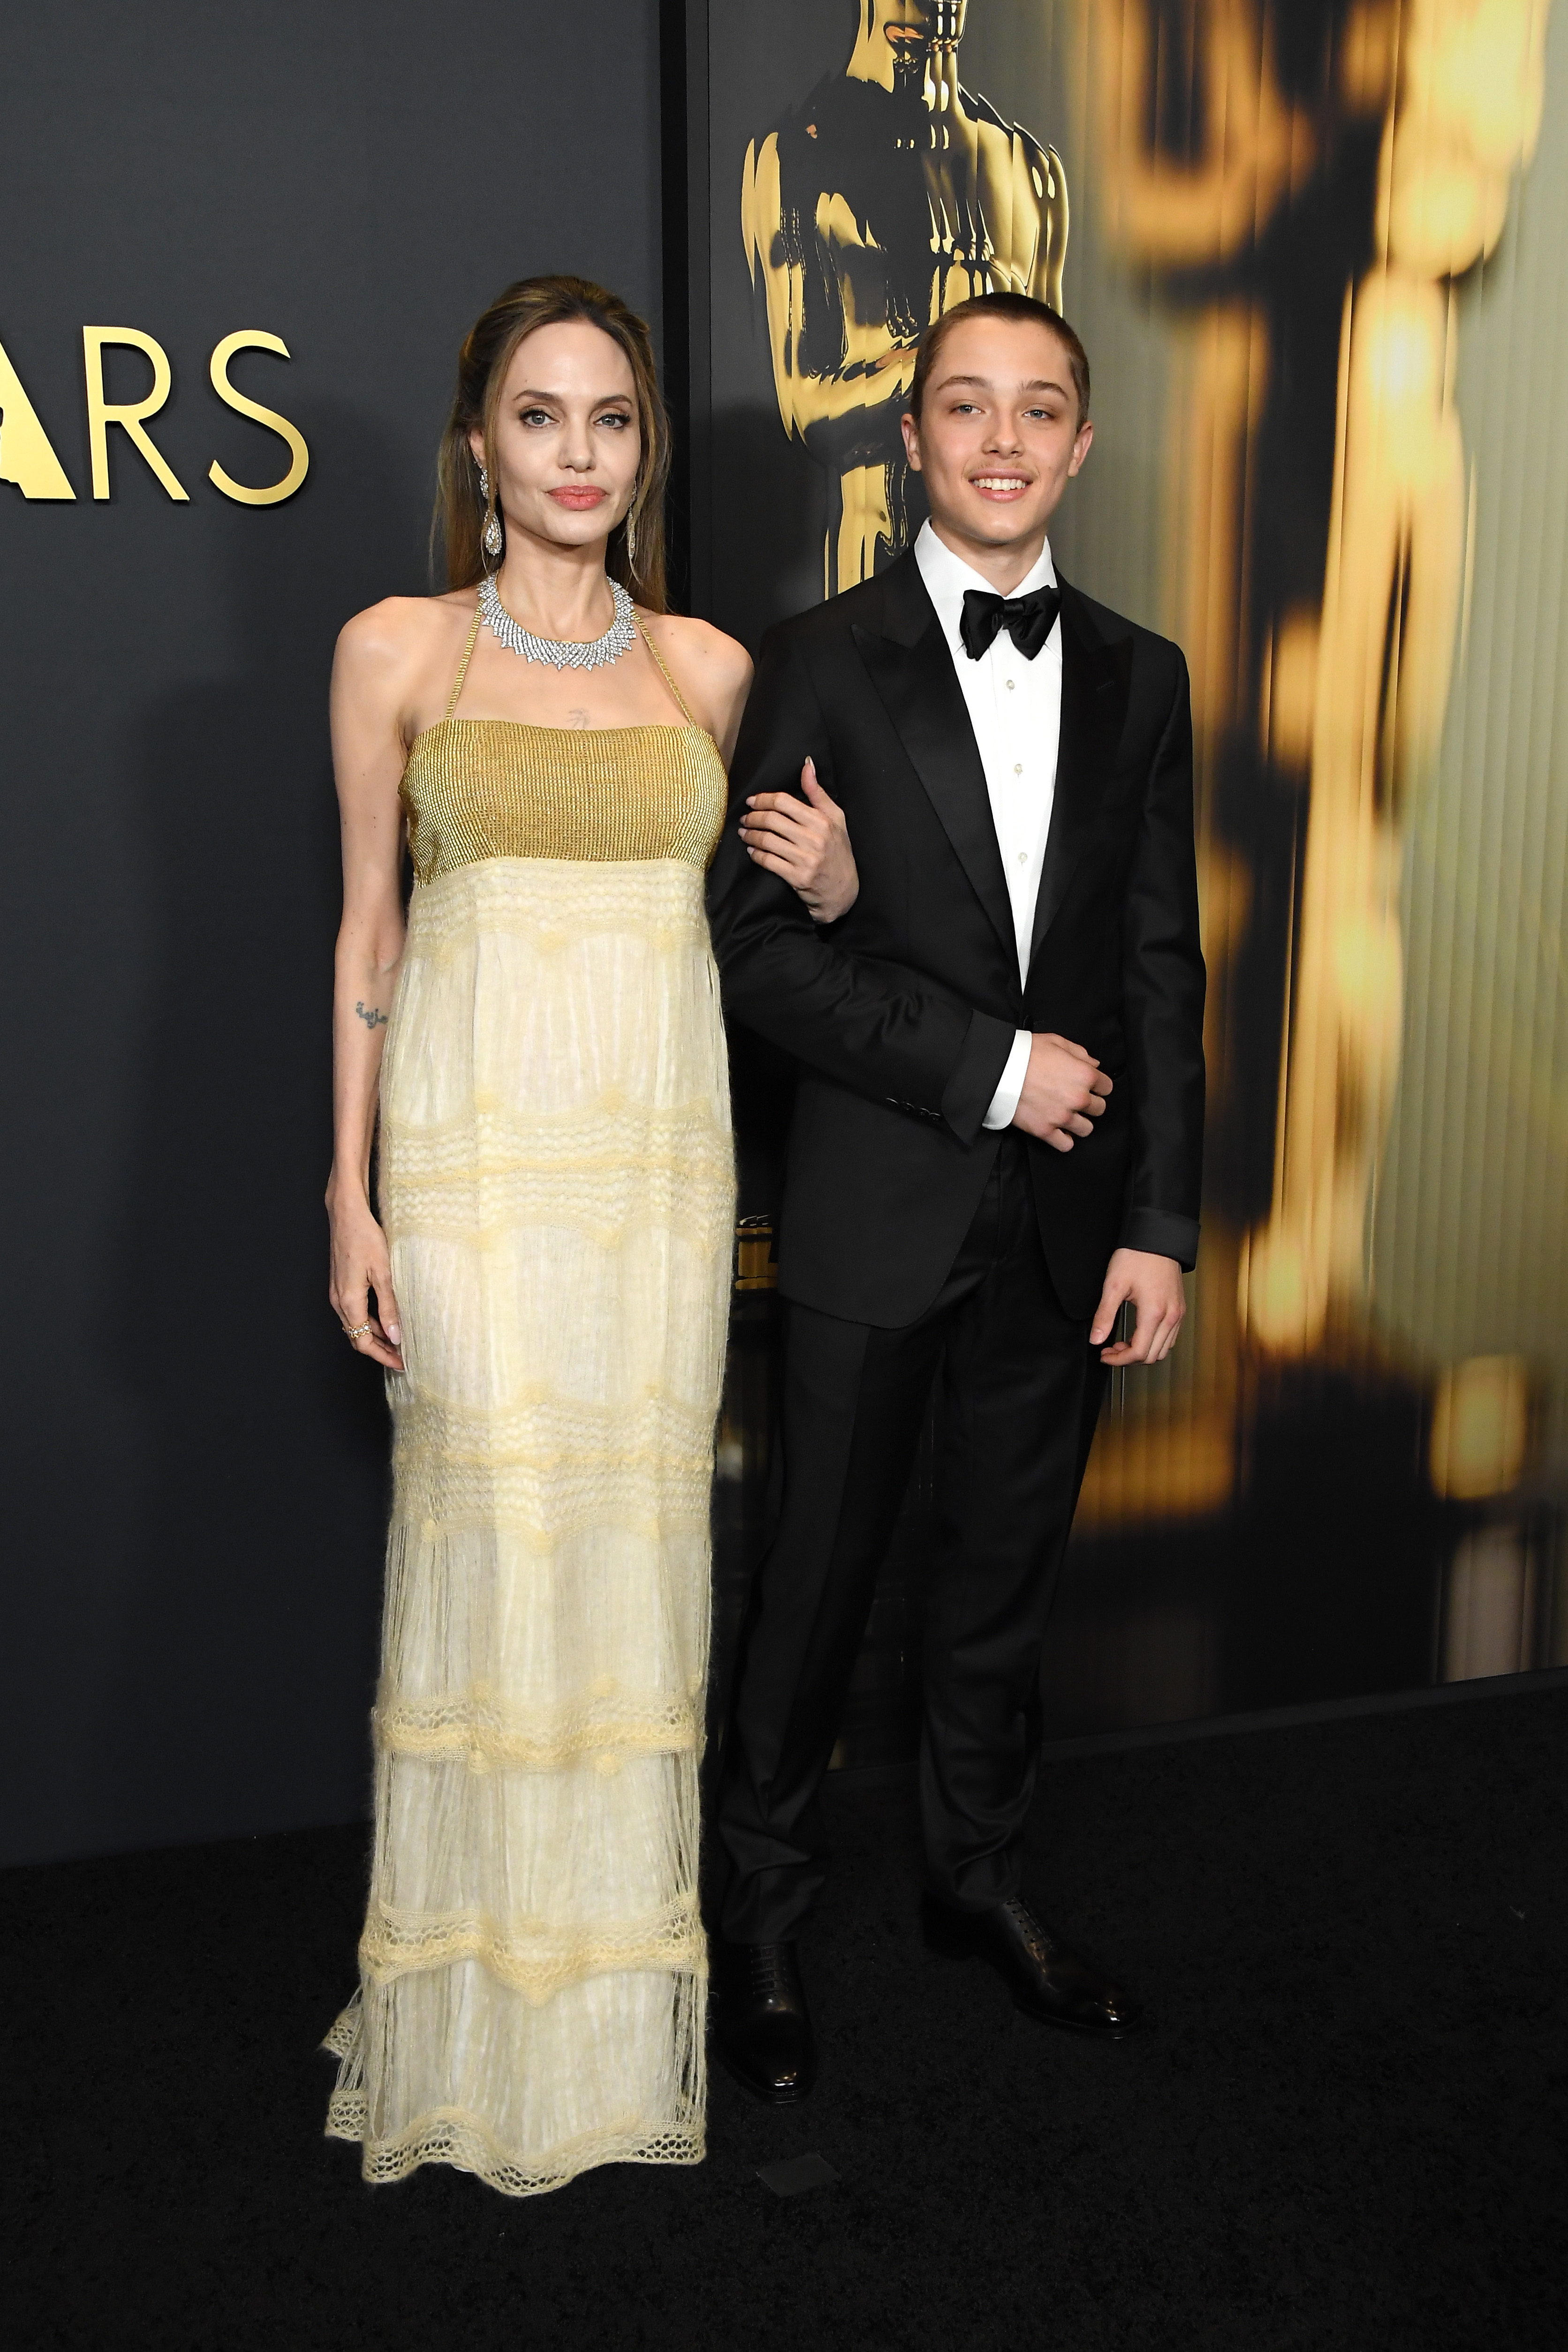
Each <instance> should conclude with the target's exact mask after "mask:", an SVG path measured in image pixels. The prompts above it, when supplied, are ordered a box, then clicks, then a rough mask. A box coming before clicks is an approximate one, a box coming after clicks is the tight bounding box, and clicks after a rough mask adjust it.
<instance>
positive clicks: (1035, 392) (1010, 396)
mask: <svg viewBox="0 0 1568 2352" xmlns="http://www.w3.org/2000/svg"><path fill="white" fill-rule="evenodd" d="M1093 437H1094V428H1093V426H1092V425H1091V424H1090V422H1089V420H1088V418H1087V417H1085V418H1084V419H1083V420H1082V423H1080V421H1079V415H1078V394H1077V393H1076V391H1075V390H1074V388H1073V383H1072V374H1071V369H1070V367H1069V365H1068V355H1067V346H1066V345H1065V344H1064V343H1063V342H1062V341H1061V338H1060V336H1058V335H1055V334H1053V333H1052V332H1051V329H1050V328H1049V327H1046V326H1040V325H1036V324H1035V322H1034V321H1033V320H1019V319H1007V318H1000V317H997V316H995V315H994V314H993V315H992V316H990V317H987V316H984V315H981V316H979V317H977V318H975V319H966V320H963V321H962V322H961V323H960V324H959V325H957V326H955V327H953V328H952V329H951V330H950V331H948V333H947V335H946V341H944V342H943V345H942V348H941V351H940V352H939V353H938V355H937V358H936V364H935V366H934V367H933V368H932V371H931V375H930V379H929V381H928V382H927V383H926V385H925V397H924V400H923V402H922V405H921V412H920V415H919V417H918V418H915V417H914V416H906V417H905V418H904V447H905V449H906V450H907V451H908V453H909V462H910V465H911V466H912V467H914V469H915V472H916V473H917V474H919V475H921V476H922V477H923V478H924V479H925V492H926V496H927V498H928V499H930V502H931V520H932V525H933V527H934V528H935V530H936V531H937V533H938V535H939V536H940V537H941V538H942V539H944V540H945V541H946V542H947V544H948V545H949V546H950V547H952V548H953V550H954V551H955V552H956V553H957V554H959V555H962V556H964V557H965V559H966V560H967V562H970V563H972V564H973V565H974V566H975V569H976V570H977V571H981V572H986V574H987V576H988V577H989V576H990V575H991V573H992V572H995V571H996V570H997V569H998V565H999V566H1000V567H1001V569H1002V570H1004V571H1010V570H1012V569H1013V568H1014V563H1015V562H1016V566H1017V569H1016V579H1018V580H1021V579H1022V577H1023V575H1024V573H1025V572H1028V571H1029V570H1030V567H1031V565H1032V564H1033V563H1034V562H1035V560H1036V558H1037V557H1038V555H1039V553H1040V547H1041V545H1042V544H1043V542H1044V539H1045V532H1046V526H1047V524H1048V523H1049V521H1050V520H1051V516H1052V515H1053V514H1054V513H1055V511H1056V509H1057V507H1058V506H1059V505H1060V503H1061V494H1062V491H1063V490H1064V489H1065V488H1066V487H1067V485H1068V483H1069V481H1070V480H1071V478H1072V476H1073V475H1074V474H1076V473H1077V471H1078V469H1079V467H1081V466H1082V463H1083V460H1084V459H1085V457H1087V456H1088V455H1089V445H1090V443H1091V441H1092V439H1093ZM1014 584H1016V582H1015V583H1014ZM998 585H999V586H1000V585H1002V583H1001V582H1000V581H999V580H998ZM1003 593H1007V589H1006V587H1005V586H1003Z"/></svg>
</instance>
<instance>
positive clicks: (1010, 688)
mask: <svg viewBox="0 0 1568 2352" xmlns="http://www.w3.org/2000/svg"><path fill="white" fill-rule="evenodd" d="M1013 684H1014V681H1013V680H1012V679H1011V678H1010V677H1009V680H1008V692H1009V694H1010V693H1011V692H1012V690H1013Z"/></svg>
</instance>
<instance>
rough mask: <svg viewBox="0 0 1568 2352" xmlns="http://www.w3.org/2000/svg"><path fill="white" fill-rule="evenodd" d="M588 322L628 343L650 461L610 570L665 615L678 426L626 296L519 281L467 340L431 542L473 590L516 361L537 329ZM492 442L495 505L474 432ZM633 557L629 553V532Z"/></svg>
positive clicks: (460, 582)
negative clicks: (485, 492)
mask: <svg viewBox="0 0 1568 2352" xmlns="http://www.w3.org/2000/svg"><path fill="white" fill-rule="evenodd" d="M569 319H586V320H588V322H589V324H590V325H591V326H594V327H600V328H602V329H603V331H604V332H605V333H606V334H607V335H609V336H610V337H611V338H612V341H615V342H617V343H619V344H620V346H621V348H622V351H623V352H625V354H626V357H627V359H628V361H629V362H631V367H632V383H633V384H634V385H635V387H636V394H637V428H638V437H639V439H640V441H641V444H642V457H641V460H640V462H639V465H638V468H637V483H636V488H635V489H634V490H633V492H632V504H631V506H630V507H629V508H628V509H627V511H626V513H625V514H624V515H623V516H622V520H620V521H619V522H618V523H617V524H616V525H615V528H614V530H612V532H611V534H610V544H609V546H608V547H607V548H606V550H605V553H604V568H605V570H606V571H607V572H609V574H610V576H611V578H612V580H619V582H620V583H621V585H622V588H625V589H627V590H629V591H630V593H631V594H632V596H633V597H634V598H635V600H636V602H637V603H638V604H641V605H642V606H643V608H644V610H646V611H647V612H650V613H662V612H664V485H665V483H666V482H667V481H668V479H669V473H670V421H669V418H668V417H667V416H666V415H665V414H664V400H663V398H662V397H661V394H660V392H659V378H658V373H657V371H656V370H655V368H654V365H653V339H652V337H651V336H650V335H649V332H648V330H647V328H646V326H645V325H644V324H643V320H641V319H639V318H638V316H637V314H636V312H635V311H634V310H629V309H628V308H627V306H626V304H625V303H624V302H622V299H621V298H620V296H619V295H618V294H611V293H609V292H607V291H606V289H604V288H603V287H602V286H595V285H594V284H593V283H592V281H591V279H590V278H519V279H518V280H517V284H516V285H515V286H508V287H507V290H506V292H505V293H504V294H497V297H496V299H495V300H494V301H493V302H492V303H491V305H490V307H489V309H488V310H486V312H485V313H484V315H483V317H482V318H480V319H477V320H476V321H475V323H474V325H473V326H472V327H471V328H470V329H469V331H468V332H467V334H466V335H465V337H464V339H463V349H462V350H461V352H459V353H458V355H457V392H456V396H455V399H454V401H453V403H452V414H451V415H450V416H449V417H448V419H447V422H446V430H445V432H444V434H443V435H442V436H441V454H440V456H439V457H438V458H437V459H436V467H435V478H436V492H435V514H434V519H433V520H432V523H431V531H430V543H431V556H432V561H433V562H434V555H435V546H436V541H437V540H439V541H440V542H441V544H442V547H443V549H444V553H445V559H446V584H447V586H448V588H473V587H475V586H476V585H477V583H479V582H480V581H481V580H482V579H483V578H484V577H485V574H486V572H488V571H489V570H490V569H491V566H490V565H489V564H488V563H487V562H486V560H485V550H484V546H483V544H482V537H481V535H482V533H483V531H484V529H485V526H486V523H487V522H488V520H489V519H490V517H491V515H492V514H493V513H494V512H495V509H496V478H497V466H496V440H495V431H496V411H497V407H498V406H499V404H500V398H501V387H502V385H503V384H504V383H506V380H507V369H508V368H509V367H510V365H511V363H512V353H513V352H515V351H516V350H517V345H518V344H519V343H520V342H521V341H522V340H523V337H524V336H525V335H531V334H532V333H533V331H534V330H535V328H536V327H553V326H558V325H559V324H560V323H561V322H562V321H563V320H569ZM476 427H477V428H478V430H479V431H480V432H481V433H482V434H483V435H484V439H485V464H486V472H487V473H488V475H489V477H490V497H489V501H488V503H487V504H486V501H485V500H484V499H481V497H480V495H479V466H478V460H477V459H476V457H475V455H474V452H473V450H472V449H471V448H470V446H469V443H468V436H469V435H470V434H471V433H472V432H473V431H474V430H475V429H476ZM628 524H630V526H631V532H630V538H631V541H632V545H634V547H635V555H634V556H633V554H632V552H631V550H630V548H629V546H628V537H629V534H628V530H627V526H628Z"/></svg>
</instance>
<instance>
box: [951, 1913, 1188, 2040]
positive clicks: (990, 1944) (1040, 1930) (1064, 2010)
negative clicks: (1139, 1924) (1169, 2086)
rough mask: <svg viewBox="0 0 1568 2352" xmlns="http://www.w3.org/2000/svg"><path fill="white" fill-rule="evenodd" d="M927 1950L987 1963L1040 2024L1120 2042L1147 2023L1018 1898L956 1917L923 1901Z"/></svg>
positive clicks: (1015, 2000) (1017, 2003) (1131, 2003)
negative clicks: (1125, 2035)
mask: <svg viewBox="0 0 1568 2352" xmlns="http://www.w3.org/2000/svg"><path fill="white" fill-rule="evenodd" d="M923 1913H924V1926H925V1942H926V1946H927V1948H928V1949H930V1950H931V1951H934V1952H942V1953H944V1954H946V1957H947V1958H949V1959H956V1960H962V1959H977V1960H987V1961H988V1962H989V1963H990V1965H991V1967H992V1968H994V1969H996V1971H997V1974H998V1976H999V1977H1000V1978H1001V1979H1002V1981H1003V1983H1004V1984H1005V1985H1006V1986H1007V1988H1008V1990H1009V1992H1010V1993H1011V1995H1012V1997H1013V2006H1014V2008H1015V2009H1021V2010H1022V2011H1023V2012H1024V2014H1025V2015H1026V2016H1027V2017H1035V2018H1038V2019H1039V2020H1040V2023H1041V2024H1042V2025H1065V2026H1067V2027H1069V2028H1070V2029H1071V2031H1072V2032H1075V2033H1096V2034H1098V2035H1099V2037H1100V2039H1101V2040H1102V2041H1103V2042H1118V2041H1120V2039H1121V2037H1122V2036H1123V2034H1124V2033H1131V2032H1134V2029H1135V2028H1136V2027H1137V2026H1139V2025H1141V2024H1142V2023H1143V2021H1144V2013H1143V2011H1142V2010H1141V2009H1140V2008H1139V2007H1138V2005H1137V2003H1136V2001H1134V2000H1129V1999H1128V1997H1127V1995H1126V1994H1125V1993H1124V1992H1123V1991H1121V1990H1119V1989H1118V1988H1117V1987H1116V1986H1115V1985H1113V1984H1109V1983H1107V1981H1106V1979H1105V1978H1104V1976H1103V1974H1102V1972H1101V1971H1100V1970H1099V1969H1096V1968H1094V1967H1093V1966H1092V1964H1091V1963H1090V1962H1089V1961H1088V1960H1085V1959H1081V1958H1080V1957H1079V1955H1078V1954H1077V1953H1076V1952H1074V1951H1072V1950H1071V1949H1070V1948H1069V1947H1068V1946H1067V1945H1066V1944H1064V1943H1063V1942H1062V1941H1061V1937H1059V1936H1055V1935H1053V1934H1052V1933H1051V1929H1050V1928H1049V1927H1043V1926H1042V1925H1041V1923H1040V1920H1038V1919H1037V1918H1036V1917H1035V1916H1034V1914H1033V1912H1032V1911H1031V1910H1030V1907H1029V1906H1028V1904H1027V1903H1021V1902H1019V1900H1018V1898H1017V1896H1015V1897H1014V1898H1013V1900H1012V1901H1011V1902H1010V1903H997V1904H994V1905H993V1906H991V1908H990V1909H989V1910H988V1911H956V1910H954V1909H953V1908H952V1906H950V1905H949V1904H946V1903H938V1902H937V1901H936V1897H935V1896H934V1895H926V1896H925V1902H924V1906H923Z"/></svg>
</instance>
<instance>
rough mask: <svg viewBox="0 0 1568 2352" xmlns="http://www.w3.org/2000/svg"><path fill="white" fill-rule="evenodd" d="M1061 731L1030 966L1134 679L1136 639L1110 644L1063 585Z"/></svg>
mask: <svg viewBox="0 0 1568 2352" xmlns="http://www.w3.org/2000/svg"><path fill="white" fill-rule="evenodd" d="M1132 675H1133V641H1132V639H1131V637H1119V638H1116V639H1115V640H1113V642H1112V643H1111V644H1110V645H1106V644H1105V643H1104V642H1103V639H1102V638H1101V637H1100V635H1098V633H1097V632H1096V631H1095V630H1094V628H1093V625H1092V623H1091V622H1090V620H1089V618H1088V616H1087V614H1083V613H1082V612H1081V611H1080V609H1079V606H1078V600H1077V596H1076V593H1075V592H1074V591H1073V589H1072V588H1071V586H1070V585H1069V583H1067V582H1066V581H1065V580H1063V581H1062V582H1061V740H1060V741H1059V744H1058V747H1057V753H1056V791H1055V793H1054V795H1053V796H1052V799H1051V831H1050V833H1049V834H1048V835H1047V836H1046V843H1045V856H1044V858H1043V859H1042V860H1041V862H1040V891H1039V894H1038V896H1037V897H1036V899H1035V902H1034V929H1033V931H1032V932H1031V934H1030V966H1031V967H1032V965H1033V962H1034V959H1035V957H1036V956H1037V955H1038V954H1039V953H1040V941H1041V940H1043V939H1044V937H1045V935H1046V933H1047V931H1048V930H1049V929H1051V924H1052V923H1053V922H1054V920H1055V919H1056V916H1057V913H1058V910H1059V909H1060V908H1061V902H1062V900H1063V899H1064V898H1066V896H1067V890H1068V885H1069V884H1070V883H1071V879H1072V876H1073V871H1074V869H1075V867H1076V866H1077V864H1078V861H1079V859H1080V858H1081V857H1082V855H1083V850H1084V847H1085V845H1086V843H1087V841H1088V838H1089V835H1090V834H1091V833H1092V830H1093V824H1094V815H1095V812H1096V810H1097V808H1098V807H1099V804H1100V795H1101V793H1102V792H1103V789H1104V786H1105V783H1106V782H1107V780H1108V778H1109V775H1110V771H1111V766H1112V762H1113V761H1114V759H1115V756H1116V746H1117V744H1118V743H1119V742H1120V741H1121V740H1122V729H1123V727H1124V724H1125V722H1126V717H1127V695H1128V690H1129V688H1130V687H1131V684H1132Z"/></svg>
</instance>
